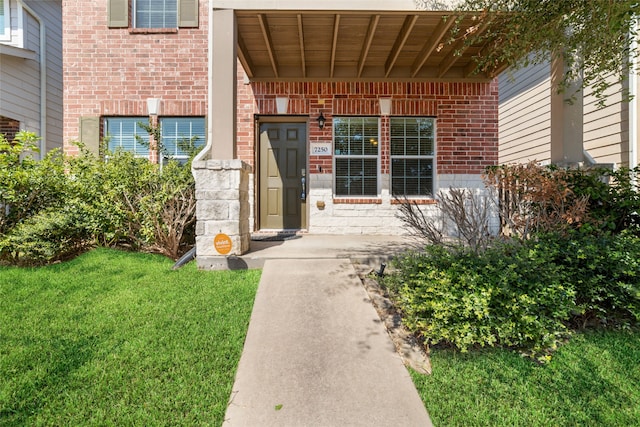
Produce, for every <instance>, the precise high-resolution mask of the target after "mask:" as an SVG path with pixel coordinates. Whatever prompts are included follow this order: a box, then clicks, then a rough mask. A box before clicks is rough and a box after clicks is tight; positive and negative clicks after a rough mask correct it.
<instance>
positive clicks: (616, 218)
mask: <svg viewBox="0 0 640 427" xmlns="http://www.w3.org/2000/svg"><path fill="white" fill-rule="evenodd" d="M639 172H640V168H635V169H629V168H620V169H617V170H615V171H611V170H607V169H568V170H567V178H568V184H569V186H570V187H571V189H572V191H573V192H574V193H575V194H576V196H577V197H581V196H586V197H588V200H589V203H588V213H589V219H590V222H591V225H592V226H593V225H595V230H605V231H607V232H612V233H620V232H622V231H624V230H634V231H635V232H636V233H637V230H638V226H640V215H639V213H640V193H638V186H637V182H638V181H637V180H638V173H639Z"/></svg>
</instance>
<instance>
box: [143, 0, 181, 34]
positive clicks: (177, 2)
mask: <svg viewBox="0 0 640 427" xmlns="http://www.w3.org/2000/svg"><path fill="white" fill-rule="evenodd" d="M143 1H150V0H133V13H132V19H133V28H150V29H154V28H155V29H158V28H178V9H179V8H180V3H179V0H173V1H175V6H176V9H175V24H174V25H164V26H162V27H140V26H139V25H138V2H143ZM163 1H167V0H163ZM164 11H165V14H166V7H165V9H164Z"/></svg>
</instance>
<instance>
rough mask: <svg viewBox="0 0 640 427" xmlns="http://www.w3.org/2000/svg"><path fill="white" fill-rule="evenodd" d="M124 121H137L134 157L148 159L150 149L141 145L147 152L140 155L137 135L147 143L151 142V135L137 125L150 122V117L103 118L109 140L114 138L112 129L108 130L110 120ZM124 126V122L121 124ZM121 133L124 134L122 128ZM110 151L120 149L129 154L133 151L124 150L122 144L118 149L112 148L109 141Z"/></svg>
mask: <svg viewBox="0 0 640 427" xmlns="http://www.w3.org/2000/svg"><path fill="white" fill-rule="evenodd" d="M123 119H135V121H136V126H135V127H134V137H133V155H134V157H138V158H144V159H148V158H149V155H150V152H151V150H150V148H149V147H147V146H144V145H141V147H142V148H143V149H144V150H145V152H143V153H139V152H138V150H137V147H138V141H137V140H136V138H135V135H139V136H140V137H141V138H143V139H146V140H147V141H149V134H148V133H147V132H146V131H145V130H144V129H143V128H141V127H140V126H138V125H137V123H138V122H142V123H145V122H147V121H149V118H148V117H139V116H126V117H125V116H121V117H120V116H107V117H103V121H104V136H105V137H108V138H114V135H113V133H112V131H111V129H109V128H108V125H107V123H108V121H109V120H114V121H116V120H123ZM120 123H121V124H122V122H120ZM120 133H122V128H120ZM108 148H109V151H116V150H117V149H118V148H120V149H122V150H123V151H127V152H131V150H128V149H126V148H123V146H122V144H119V145H118V146H116V147H113V148H112V146H111V140H110V141H109V147H108Z"/></svg>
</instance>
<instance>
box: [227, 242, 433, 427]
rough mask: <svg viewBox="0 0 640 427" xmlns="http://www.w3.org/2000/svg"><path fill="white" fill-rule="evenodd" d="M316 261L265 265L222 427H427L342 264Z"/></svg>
mask: <svg viewBox="0 0 640 427" xmlns="http://www.w3.org/2000/svg"><path fill="white" fill-rule="evenodd" d="M305 237H306V236H305ZM311 240H313V239H311ZM253 243H255V242H252V244H253ZM307 244H309V243H308V242H307ZM324 253H325V257H324V258H313V259H309V258H307V259H304V258H300V257H298V258H295V257H294V258H289V259H274V257H268V258H267V261H266V262H265V263H264V270H263V273H262V278H261V280H260V285H259V288H258V292H257V295H256V300H255V304H254V308H253V313H252V317H251V322H250V325H249V330H248V333H247V338H246V342H245V346H244V351H243V353H242V357H241V359H240V364H239V367H238V372H237V374H236V380H235V384H234V386H233V392H232V395H231V401H230V404H229V407H228V409H227V413H226V416H225V422H224V426H387V425H394V426H395V425H397V426H430V425H431V422H430V420H429V416H428V415H427V412H426V410H425V408H424V406H423V403H422V401H421V400H420V397H419V396H418V393H417V391H416V389H415V387H414V385H413V383H412V381H411V378H410V377H409V374H408V372H407V370H406V369H405V367H404V365H403V364H402V361H401V359H400V357H399V356H398V355H397V353H396V352H395V348H394V345H393V344H392V342H391V340H390V338H389V336H388V334H387V332H386V330H385V329H384V326H383V325H382V323H381V322H380V319H379V317H378V315H377V313H376V311H375V309H374V308H373V306H372V304H371V303H370V301H369V298H368V296H367V294H366V292H365V290H364V288H363V286H362V284H361V283H360V280H359V278H358V277H357V275H356V272H355V270H354V267H353V265H352V264H351V261H350V260H349V259H346V258H335V257H334V255H335V254H336V252H335V251H334V252H332V251H325V252H324ZM269 258H271V259H269Z"/></svg>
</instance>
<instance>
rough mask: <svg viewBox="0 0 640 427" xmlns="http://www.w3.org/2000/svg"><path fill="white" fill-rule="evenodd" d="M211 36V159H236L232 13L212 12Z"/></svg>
mask: <svg viewBox="0 0 640 427" xmlns="http://www.w3.org/2000/svg"><path fill="white" fill-rule="evenodd" d="M211 14H212V16H211V25H213V34H212V36H211V40H209V49H210V51H211V52H210V53H211V57H210V59H209V67H210V69H209V72H210V77H211V79H210V81H209V82H210V89H209V90H210V92H209V93H210V97H209V123H210V130H209V134H210V135H211V137H212V141H213V145H212V147H211V158H212V159H219V160H229V159H235V158H236V130H237V122H236V116H237V110H236V101H237V92H238V89H237V88H238V86H237V76H238V74H237V67H238V65H237V51H236V44H237V37H238V36H237V26H236V16H235V13H234V11H233V10H231V9H225V10H215V9H214V10H212V12H211Z"/></svg>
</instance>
